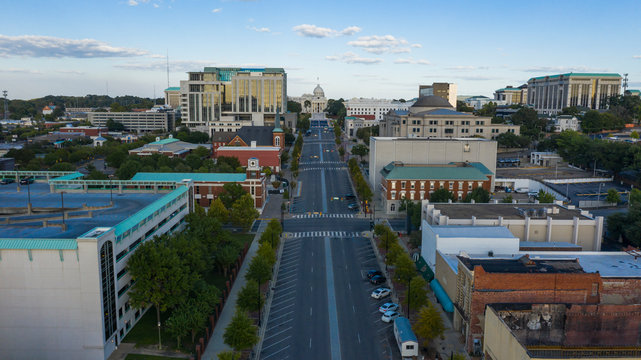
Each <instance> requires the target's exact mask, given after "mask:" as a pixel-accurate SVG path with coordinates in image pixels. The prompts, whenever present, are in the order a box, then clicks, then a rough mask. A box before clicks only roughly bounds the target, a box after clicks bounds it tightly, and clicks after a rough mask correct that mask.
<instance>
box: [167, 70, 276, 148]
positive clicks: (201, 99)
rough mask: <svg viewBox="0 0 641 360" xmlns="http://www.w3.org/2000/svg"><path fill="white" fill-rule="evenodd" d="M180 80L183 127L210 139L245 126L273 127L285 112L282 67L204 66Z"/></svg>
mask: <svg viewBox="0 0 641 360" xmlns="http://www.w3.org/2000/svg"><path fill="white" fill-rule="evenodd" d="M188 75H189V79H188V80H182V81H180V107H181V113H182V123H183V125H185V126H187V127H189V128H192V129H196V130H198V131H203V132H206V133H208V134H210V136H211V135H212V134H213V133H214V132H219V131H236V130H238V129H240V128H241V127H242V126H246V125H266V124H273V123H274V118H275V116H276V112H278V111H280V112H286V111H287V74H286V73H285V70H284V69H282V68H219V67H205V69H204V70H203V71H201V72H190V73H188Z"/></svg>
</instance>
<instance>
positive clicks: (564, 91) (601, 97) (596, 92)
mask: <svg viewBox="0 0 641 360" xmlns="http://www.w3.org/2000/svg"><path fill="white" fill-rule="evenodd" d="M527 86H528V103H529V104H531V105H532V106H533V108H534V109H535V110H536V111H538V112H539V113H542V114H558V113H560V112H561V110H563V108H565V107H568V106H580V107H587V108H589V109H593V110H599V109H607V106H608V99H609V98H610V97H612V96H619V95H620V94H621V75H619V74H607V73H606V74H595V73H568V74H559V75H547V76H539V77H534V78H531V79H530V80H528V82H527Z"/></svg>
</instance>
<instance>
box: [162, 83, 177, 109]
mask: <svg viewBox="0 0 641 360" xmlns="http://www.w3.org/2000/svg"><path fill="white" fill-rule="evenodd" d="M165 105H168V106H170V107H171V108H172V109H178V108H179V107H180V86H173V87H168V88H166V89H165Z"/></svg>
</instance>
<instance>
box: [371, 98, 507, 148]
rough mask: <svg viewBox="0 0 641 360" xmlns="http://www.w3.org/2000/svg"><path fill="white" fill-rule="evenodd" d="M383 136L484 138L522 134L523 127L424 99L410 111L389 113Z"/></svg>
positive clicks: (417, 102)
mask: <svg viewBox="0 0 641 360" xmlns="http://www.w3.org/2000/svg"><path fill="white" fill-rule="evenodd" d="M379 125H380V130H379V131H380V135H381V136H400V137H452V138H461V137H473V136H474V137H484V138H487V139H494V138H496V137H497V136H498V135H499V134H502V133H506V132H511V133H514V134H516V135H519V134H520V126H518V125H506V124H492V119H491V118H489V117H480V116H474V115H472V114H467V113H462V112H458V111H456V110H455V108H453V107H452V105H450V103H449V102H447V100H445V99H443V98H441V97H439V96H423V97H421V98H419V99H418V100H417V101H416V103H414V105H412V106H411V107H410V108H409V110H408V111H393V110H392V111H390V112H388V113H387V114H386V115H385V116H384V117H383V120H382V121H381V122H380V124H379Z"/></svg>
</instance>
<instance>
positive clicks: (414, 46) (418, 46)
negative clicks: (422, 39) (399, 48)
mask: <svg viewBox="0 0 641 360" xmlns="http://www.w3.org/2000/svg"><path fill="white" fill-rule="evenodd" d="M410 47H413V48H417V49H420V48H422V47H423V45H421V44H412V45H410Z"/></svg>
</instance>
